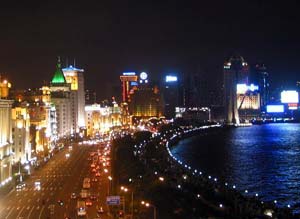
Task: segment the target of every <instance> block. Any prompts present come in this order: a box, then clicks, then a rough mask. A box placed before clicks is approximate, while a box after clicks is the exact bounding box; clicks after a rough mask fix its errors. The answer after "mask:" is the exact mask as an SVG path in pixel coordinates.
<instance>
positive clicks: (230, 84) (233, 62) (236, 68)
mask: <svg viewBox="0 0 300 219" xmlns="http://www.w3.org/2000/svg"><path fill="white" fill-rule="evenodd" d="M223 68H224V108H225V121H226V123H227V124H229V125H230V124H239V123H240V119H239V113H238V105H237V84H239V83H245V84H248V78H249V66H248V64H247V62H245V60H244V58H243V57H241V56H232V57H231V58H230V59H229V60H228V61H227V62H225V63H224V66H223Z"/></svg>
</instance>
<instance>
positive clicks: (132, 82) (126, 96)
mask: <svg viewBox="0 0 300 219" xmlns="http://www.w3.org/2000/svg"><path fill="white" fill-rule="evenodd" d="M120 80H121V82H122V102H126V103H128V102H130V90H131V88H132V87H134V86H136V85H137V80H138V76H137V75H136V73H135V72H124V73H123V74H122V75H121V76H120Z"/></svg>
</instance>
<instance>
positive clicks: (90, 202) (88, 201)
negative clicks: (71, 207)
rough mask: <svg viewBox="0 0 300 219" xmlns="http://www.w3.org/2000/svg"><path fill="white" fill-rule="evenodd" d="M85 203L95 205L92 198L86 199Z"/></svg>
mask: <svg viewBox="0 0 300 219" xmlns="http://www.w3.org/2000/svg"><path fill="white" fill-rule="evenodd" d="M85 205H86V206H92V205H93V202H92V201H91V200H90V199H87V200H86V201H85Z"/></svg>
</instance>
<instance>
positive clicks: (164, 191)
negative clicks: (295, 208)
mask: <svg viewBox="0 0 300 219" xmlns="http://www.w3.org/2000/svg"><path fill="white" fill-rule="evenodd" d="M219 128H220V127H210V128H209V127H201V128H196V129H195V128H191V127H190V128H185V129H182V128H179V127H172V126H170V127H164V128H163V129H162V130H161V132H159V133H157V134H156V135H155V136H154V135H151V134H150V133H145V132H144V133H136V134H135V136H134V137H130V136H128V137H127V139H126V140H124V139H123V140H121V139H120V140H118V142H115V146H116V148H118V151H119V152H118V153H120V151H123V150H124V151H125V149H126V150H127V152H126V153H127V155H125V156H124V153H122V157H123V159H122V162H118V165H121V166H122V165H124V166H126V167H124V168H123V171H122V172H119V173H117V174H116V176H115V177H116V178H117V179H118V180H117V181H118V183H116V184H115V187H116V188H118V187H119V186H120V185H121V184H122V185H123V184H126V185H127V186H130V187H131V188H132V190H134V192H135V201H134V202H133V203H134V206H135V208H134V209H135V211H136V212H140V211H141V212H143V210H144V209H142V208H140V207H141V206H140V205H139V200H143V199H148V200H150V201H151V202H152V203H153V204H155V205H156V207H157V211H158V215H159V216H160V218H166V219H167V218H199V217H201V218H209V217H213V218H269V217H268V216H267V215H271V214H272V215H273V217H274V216H276V217H278V218H297V215H292V212H291V210H290V209H288V208H285V209H279V208H276V206H275V205H274V204H273V203H261V201H260V200H259V199H258V198H257V197H255V196H254V197H244V196H242V195H241V194H240V193H239V192H238V191H237V190H235V188H234V186H233V185H228V184H227V185H226V184H225V183H224V182H221V181H219V179H217V178H213V177H211V176H209V175H206V174H205V173H203V172H201V171H198V170H195V169H193V168H192V167H190V166H188V165H186V164H184V163H183V162H181V161H180V160H177V159H176V158H175V157H174V156H172V154H171V153H170V150H169V147H170V146H174V145H175V144H176V142H178V141H179V140H180V139H182V138H185V137H188V136H191V135H194V134H200V135H201V134H202V133H207V132H210V131H213V130H214V129H219ZM130 150H132V153H131V152H130ZM124 151H123V152H124ZM118 153H116V156H117V157H118ZM119 155H120V154H119ZM129 158H130V159H129ZM132 161H134V163H132ZM121 163H122V164H121ZM121 169H122V168H121ZM139 215H140V214H136V217H135V218H143V217H139Z"/></svg>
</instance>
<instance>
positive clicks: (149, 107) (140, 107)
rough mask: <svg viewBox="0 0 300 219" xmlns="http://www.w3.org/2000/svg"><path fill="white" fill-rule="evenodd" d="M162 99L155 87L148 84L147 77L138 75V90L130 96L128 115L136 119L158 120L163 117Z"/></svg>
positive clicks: (143, 74) (142, 74)
mask: <svg viewBox="0 0 300 219" xmlns="http://www.w3.org/2000/svg"><path fill="white" fill-rule="evenodd" d="M163 107H164V104H163V98H162V95H161V93H160V91H159V89H158V87H157V86H155V85H151V83H148V75H147V74H146V73H145V72H142V73H141V74H140V81H139V86H138V89H137V90H135V91H134V93H133V94H132V95H131V102H129V112H130V115H132V116H133V117H136V118H142V119H145V118H151V117H156V118H160V117H162V116H163V111H164V110H163Z"/></svg>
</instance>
